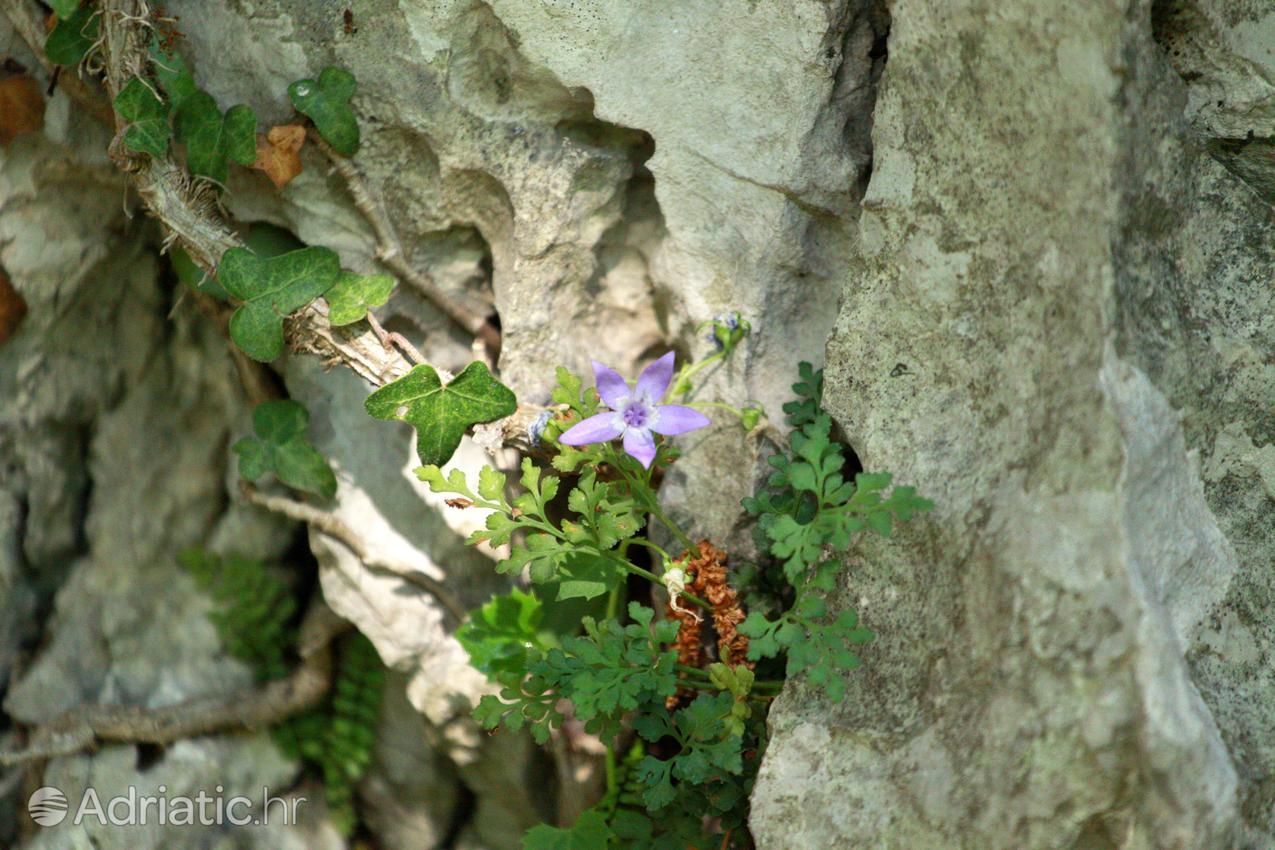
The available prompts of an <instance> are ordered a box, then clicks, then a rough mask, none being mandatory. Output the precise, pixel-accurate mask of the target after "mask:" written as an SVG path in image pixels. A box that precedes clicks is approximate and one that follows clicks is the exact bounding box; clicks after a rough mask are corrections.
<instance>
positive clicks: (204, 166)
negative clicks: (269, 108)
mask: <svg viewBox="0 0 1275 850" xmlns="http://www.w3.org/2000/svg"><path fill="white" fill-rule="evenodd" d="M174 127H175V128H176V130H177V140H178V141H179V142H181V143H182V144H183V145H185V146H186V164H187V165H188V166H189V167H190V170H191V172H192V173H194V174H198V175H201V176H203V177H207V178H209V179H211V180H214V181H216V182H217V183H222V184H224V183H225V182H226V175H227V167H226V160H227V159H233V160H234V161H235V162H237V163H239V164H240V165H252V164H253V162H255V161H256V159H257V116H256V115H254V114H253V112H252V110H251V109H249V108H248V107H246V106H243V105H242V104H241V105H239V106H232V107H230V109H229V110H227V112H226V114H225V115H222V114H221V110H220V109H218V108H217V101H215V100H213V96H212V95H210V94H209V93H208V92H206V91H196V92H194V93H192V94H190V95H188V96H187V97H185V98H184V99H183V100H182V104H181V106H180V107H179V108H178V110H177V117H176V118H175V119H174Z"/></svg>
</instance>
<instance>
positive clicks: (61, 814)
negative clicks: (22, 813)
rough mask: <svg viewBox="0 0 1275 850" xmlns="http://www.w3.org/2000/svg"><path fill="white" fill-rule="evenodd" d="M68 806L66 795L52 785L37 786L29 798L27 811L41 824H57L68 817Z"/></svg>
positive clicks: (32, 818)
mask: <svg viewBox="0 0 1275 850" xmlns="http://www.w3.org/2000/svg"><path fill="white" fill-rule="evenodd" d="M67 808H68V806H67V802H66V795H65V794H63V793H62V792H61V791H59V790H58V789H56V788H54V787H52V786H50V785H46V786H44V787H43V788H37V789H36V792H35V793H34V794H32V795H31V799H30V800H27V812H28V813H30V815H31V820H33V821H35V822H36V823H38V824H39V825H40V826H57V825H58V824H60V823H61V822H62V821H64V820H65V819H66V812H67Z"/></svg>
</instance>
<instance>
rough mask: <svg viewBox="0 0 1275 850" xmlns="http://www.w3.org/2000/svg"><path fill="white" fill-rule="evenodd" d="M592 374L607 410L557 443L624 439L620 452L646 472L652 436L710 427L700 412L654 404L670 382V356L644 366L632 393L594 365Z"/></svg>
mask: <svg viewBox="0 0 1275 850" xmlns="http://www.w3.org/2000/svg"><path fill="white" fill-rule="evenodd" d="M593 375H594V377H595V378H596V379H597V382H598V395H600V396H602V401H603V402H605V403H606V405H607V406H608V407H610V408H611V409H610V410H608V411H606V412H605V413H599V414H597V415H596V416H590V417H589V418H588V419H586V420H584V421H583V422H579V423H577V424H576V425H574V426H572V427H571V428H570V429H568V430H567V432H566V433H565V434H563V435H562V436H561V437H559V438H558V440H559V442H561V443H563V444H565V445H568V446H584V445H588V444H589V443H609V442H610V441H611V440H614V439H615V438H617V437H623V438H624V450H625V451H626V452H628V453H629V454H630V455H632V456H633V457H635V458H637V459H638V460H639V461H640V462H641V463H642V465H643V466H645V467H646V468H647V469H650V468H651V461H653V460H655V437H654V435H655V434H663V435H665V436H668V437H671V436H674V435H675V434H685V433H686V432H687V431H694V430H695V429H696V428H703V427H704V426H705V425H708V424H709V421H708V417H707V416H705V415H704V414H702V413H700V412H699V411H698V410H694V409H692V408H689V407H685V406H683V405H680V404H657V402H658V401H659V400H660V399H661V398H663V397H664V393H666V392H668V385H669V382H670V381H672V380H673V352H671V351H670V352H669V353H668V354H665V355H664V356H663V357H661V358H660V359H659V360H656V361H655V362H654V363H652V364H651V365H650V366H647V367H646V369H644V370H643V371H642V375H641V376H640V377H639V378H638V379H637V386H636V387H633V388H630V387H629V385H628V383H627V382H626V381H625V380H624V379H623V378H621V377H620V376H619V375H618V374H616V372H615V371H614V370H612V369H608V368H607V367H605V366H603V365H602V364H601V363H599V362H598V361H596V360H594V361H593Z"/></svg>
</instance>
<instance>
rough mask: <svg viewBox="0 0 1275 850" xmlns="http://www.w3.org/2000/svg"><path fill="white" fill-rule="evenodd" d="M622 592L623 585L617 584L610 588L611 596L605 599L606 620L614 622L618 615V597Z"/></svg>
mask: <svg viewBox="0 0 1275 850" xmlns="http://www.w3.org/2000/svg"><path fill="white" fill-rule="evenodd" d="M623 592H624V584H623V583H620V584H617V585H616V586H615V587H613V588H611V595H610V596H608V597H607V619H608V620H614V619H615V618H616V617H617V616H618V615H619V613H620V595H621V594H622V593H623Z"/></svg>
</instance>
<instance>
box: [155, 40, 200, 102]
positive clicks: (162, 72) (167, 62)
mask: <svg viewBox="0 0 1275 850" xmlns="http://www.w3.org/2000/svg"><path fill="white" fill-rule="evenodd" d="M149 53H150V60H151V72H152V73H153V74H154V75H155V79H156V80H157V81H158V82H159V87H160V88H161V89H163V91H164V94H166V95H168V107H169V111H170V112H174V113H175V112H176V111H177V110H178V109H179V108H180V107H181V105H182V103H184V102H185V100H186V98H188V97H190V96H191V95H192V94H194V93H195V92H197V91H199V86H198V85H196V83H195V78H194V76H193V75H192V74H191V73H190V68H188V67H187V66H186V62H185V60H183V59H182V58H181V57H180V56H179V55H177V54H176V53H170V52H167V51H165V50H164V49H163V48H162V47H160V45H159V42H158V41H152V42H151V46H150V49H149Z"/></svg>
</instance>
